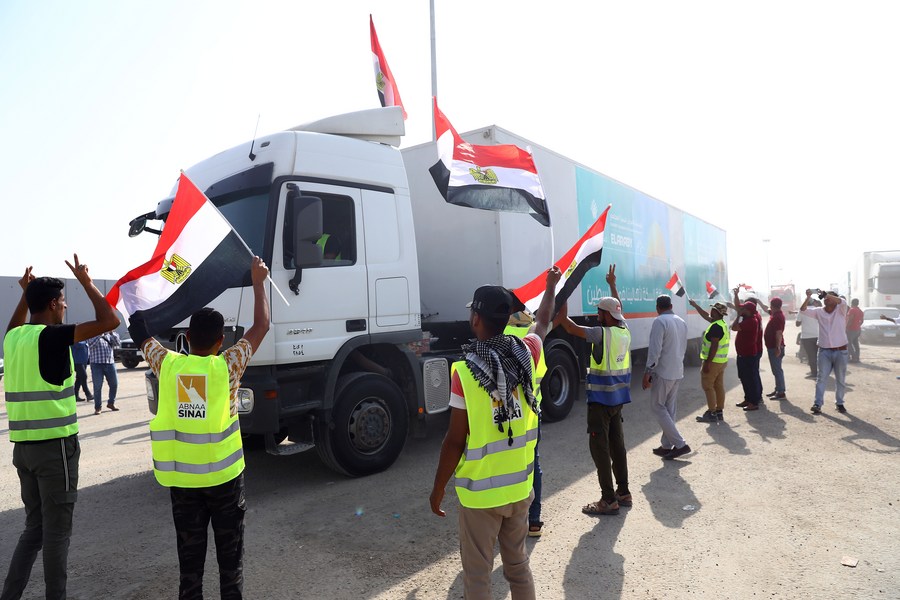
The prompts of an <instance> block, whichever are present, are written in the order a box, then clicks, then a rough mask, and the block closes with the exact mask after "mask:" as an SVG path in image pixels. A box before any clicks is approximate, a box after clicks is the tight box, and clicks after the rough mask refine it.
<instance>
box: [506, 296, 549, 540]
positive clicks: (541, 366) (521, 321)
mask: <svg viewBox="0 0 900 600" xmlns="http://www.w3.org/2000/svg"><path fill="white" fill-rule="evenodd" d="M548 329H549V328H548ZM533 332H534V317H533V316H532V315H531V313H530V312H528V311H527V310H520V311H518V312H515V313H513V314H512V315H510V317H509V323H508V324H507V326H506V329H504V330H503V333H504V335H514V336H516V337H517V338H521V339H525V336H526V335H528V334H529V333H533ZM548 333H549V331H548ZM546 373H547V361H545V360H544V350H543V349H541V357H540V358H539V359H538V362H537V365H536V366H535V372H534V397H535V399H536V400H537V403H538V405H540V403H541V381H543V379H544V375H545V374H546ZM540 416H541V415H540V414H538V438H537V443H536V444H535V445H534V500H532V501H531V506H529V507H528V537H541V535H542V534H543V533H544V522H543V521H541V490H542V487H543V480H544V471H543V469H541V419H540Z"/></svg>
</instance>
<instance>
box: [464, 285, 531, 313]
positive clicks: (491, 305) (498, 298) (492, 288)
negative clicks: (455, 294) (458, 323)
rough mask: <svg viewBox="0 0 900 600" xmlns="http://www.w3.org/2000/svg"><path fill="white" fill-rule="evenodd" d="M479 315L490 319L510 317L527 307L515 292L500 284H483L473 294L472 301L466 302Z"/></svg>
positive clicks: (467, 306)
mask: <svg viewBox="0 0 900 600" xmlns="http://www.w3.org/2000/svg"><path fill="white" fill-rule="evenodd" d="M466 308H471V309H472V310H474V311H475V312H477V313H478V314H479V315H482V316H485V317H488V318H490V319H504V320H505V319H508V318H509V315H511V314H513V313H514V312H518V311H520V310H524V309H525V305H524V304H522V303H521V302H519V299H518V298H516V296H515V294H513V293H512V292H511V291H509V290H508V289H506V288H505V287H502V286H499V285H483V286H481V287H480V288H478V289H477V290H475V294H474V295H473V296H472V301H471V302H469V303H468V304H466Z"/></svg>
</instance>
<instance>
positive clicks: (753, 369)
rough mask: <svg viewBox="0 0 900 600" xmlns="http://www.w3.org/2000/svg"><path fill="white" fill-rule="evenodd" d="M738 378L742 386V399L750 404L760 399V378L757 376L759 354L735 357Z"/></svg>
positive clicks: (758, 401)
mask: <svg viewBox="0 0 900 600" xmlns="http://www.w3.org/2000/svg"><path fill="white" fill-rule="evenodd" d="M737 370H738V379H740V380H741V387H742V388H744V400H746V401H747V402H750V403H751V404H759V403H760V402H761V401H762V379H760V376H759V356H738V357H737Z"/></svg>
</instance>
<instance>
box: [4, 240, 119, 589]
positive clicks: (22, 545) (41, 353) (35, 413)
mask: <svg viewBox="0 0 900 600" xmlns="http://www.w3.org/2000/svg"><path fill="white" fill-rule="evenodd" d="M66 265H68V267H69V269H71V270H72V274H73V275H75V279H77V280H78V283H80V284H81V286H82V287H83V288H84V290H85V292H86V293H87V296H88V299H90V301H91V304H92V305H93V307H94V320H93V321H90V322H88V323H79V324H78V325H63V320H64V318H65V315H66V297H65V294H64V293H63V287H64V284H63V282H62V280H60V279H57V278H55V277H38V278H35V277H34V275H32V274H31V267H28V268H27V269H25V275H24V276H23V277H22V278H21V279H20V280H19V285H20V286H21V287H22V291H23V293H22V298H21V299H20V300H19V304H18V306H16V308H15V310H14V311H13V316H12V318H11V319H10V321H9V327H8V328H7V330H6V337H5V338H4V339H3V354H4V357H5V360H6V382H5V390H6V412H7V415H8V416H9V439H10V441H11V442H13V443H14V444H15V446H14V447H13V465H15V467H16V470H17V471H18V474H19V484H20V486H21V493H22V502H23V503H24V504H25V530H24V531H23V532H22V535H21V536H19V543H18V544H17V545H16V549H15V551H14V552H13V555H12V560H11V561H10V563H9V573H8V574H7V576H6V582H5V583H4V584H3V592H2V594H0V599H2V600H17V599H18V598H21V597H22V593H23V592H24V591H25V586H26V585H27V584H28V578H29V575H30V574H31V568H32V566H33V565H34V561H35V559H36V558H37V554H38V552H39V551H41V550H43V558H44V584H45V585H46V597H47V598H65V597H66V577H67V573H66V570H67V562H68V556H69V538H70V536H71V534H72V514H73V513H74V511H75V501H76V499H77V498H78V458H79V457H80V456H81V447H80V446H79V444H78V418H77V414H76V412H75V387H74V384H75V374H74V367H73V361H72V353H71V346H72V344H73V343H75V342H81V341H84V340H86V339H88V338H92V337H94V336H95V335H99V334H101V333H104V332H106V331H111V330H113V329H115V328H116V327H118V326H119V319H118V317H116V314H115V313H114V312H113V309H112V307H111V306H110V305H109V304H108V303H107V302H106V299H105V298H104V297H103V294H101V293H100V290H98V289H97V287H96V286H95V285H94V284H93V282H92V281H91V277H90V275H88V268H87V265H85V264H82V263H81V262H79V260H78V255H75V264H74V265H72V264H71V263H69V261H66ZM29 312H30V313H31V319H30V321H29V322H28V323H26V322H25V318H26V317H27V316H28V313H29ZM4 539H6V538H4Z"/></svg>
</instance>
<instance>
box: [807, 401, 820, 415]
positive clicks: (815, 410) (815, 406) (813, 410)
mask: <svg viewBox="0 0 900 600" xmlns="http://www.w3.org/2000/svg"><path fill="white" fill-rule="evenodd" d="M809 411H810V412H811V413H812V414H814V415H818V414H819V413H821V412H822V407H821V406H819V405H818V404H813V405H812V408H810V409H809Z"/></svg>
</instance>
